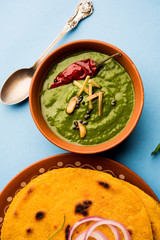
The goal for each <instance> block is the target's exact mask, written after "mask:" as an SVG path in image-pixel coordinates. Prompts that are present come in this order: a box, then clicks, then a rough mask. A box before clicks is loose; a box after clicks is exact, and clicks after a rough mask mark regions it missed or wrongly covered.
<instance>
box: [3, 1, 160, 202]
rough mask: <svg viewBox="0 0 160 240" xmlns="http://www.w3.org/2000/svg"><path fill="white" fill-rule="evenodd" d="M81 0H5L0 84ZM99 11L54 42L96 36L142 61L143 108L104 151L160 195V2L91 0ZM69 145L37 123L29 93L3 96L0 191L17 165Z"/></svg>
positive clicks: (30, 58) (35, 53) (29, 61)
mask: <svg viewBox="0 0 160 240" xmlns="http://www.w3.org/2000/svg"><path fill="white" fill-rule="evenodd" d="M78 2H79V0H68V1H66V0H28V1H24V0H14V1H10V0H6V1H0V87H1V86H2V85H3V82H4V81H5V79H6V78H7V77H8V76H9V75H10V74H11V73H12V72H13V71H15V70H17V69H19V68H23V67H30V66H32V65H33V64H34V62H35V61H36V60H37V59H38V57H39V56H40V55H41V53H42V52H43V51H44V50H45V49H46V48H47V47H48V45H49V44H50V43H51V42H52V40H53V39H54V38H55V37H56V36H57V35H58V34H59V32H60V31H61V29H62V28H63V26H64V24H65V23H66V21H67V19H68V18H69V17H71V16H72V15H73V13H74V12H75V8H76V6H77V4H78ZM93 4H94V9H95V11H94V13H93V15H92V16H90V17H89V18H87V19H85V20H83V21H82V22H80V24H79V25H78V27H77V28H76V29H74V30H72V31H71V32H70V33H68V34H67V35H66V36H65V37H64V38H63V39H62V40H61V41H60V42H59V43H58V44H57V45H56V47H58V46H60V45H62V44H64V43H67V42H69V41H72V40H77V39H97V40H102V41H106V42H108V43H111V44H113V45H115V46H117V47H118V48H120V49H122V50H123V51H124V52H125V53H126V54H127V55H128V56H129V57H130V58H131V59H132V61H133V62H134V63H135V65H136V66H137V68H138V70H139V72H140V75H141V77H142V81H143V84H144V92H145V103H144V108H143V112H142V115H141V118H140V121H139V122H138V124H137V126H136V128H135V129H134V131H133V132H132V134H131V135H130V136H129V137H128V138H127V139H126V140H125V141H124V142H123V143H121V144H120V145H119V146H117V147H115V148H114V149H112V150H110V151H107V152H104V153H101V154H100V155H102V156H105V157H109V158H111V159H114V160H116V161H118V162H120V163H122V164H124V165H126V166H127V167H129V168H130V169H132V170H133V171H135V172H136V173H137V174H138V175H139V176H140V177H142V178H143V179H144V180H145V181H146V182H147V183H148V184H149V186H150V187H151V188H152V189H153V191H154V192H155V193H156V194H157V196H158V197H159V198H160V154H159V155H157V156H155V157H152V156H151V152H152V151H153V150H154V148H155V147H156V146H157V144H158V143H159V142H160V96H159V94H160V77H159V76H160V14H159V13H160V1H159V0H153V1H150V0H141V1H139V0H134V1H131V0H129V1H128V0H121V1H119V0H112V1H109V0H93ZM63 152H65V151H64V150H62V149H60V148H58V147H56V146H54V145H53V144H51V143H50V142H49V141H48V140H47V139H45V137H44V136H43V135H42V134H41V133H40V132H39V131H38V129H37V127H36V126H35V124H34V122H33V120H32V117H31V114H30V110H29V104H28V100H27V101H24V102H23V103H22V104H18V105H15V106H5V105H3V104H2V103H0V191H1V190H2V189H3V188H4V187H5V185H6V184H7V183H8V181H9V180H11V179H12V178H13V177H14V176H15V175H16V174H17V173H18V172H19V171H21V170H22V169H24V168H25V167H27V166H28V165H30V164H32V163H34V162H36V161H38V160H40V159H42V158H45V157H48V156H51V155H55V154H59V153H63Z"/></svg>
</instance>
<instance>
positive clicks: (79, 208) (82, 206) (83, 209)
mask: <svg viewBox="0 0 160 240" xmlns="http://www.w3.org/2000/svg"><path fill="white" fill-rule="evenodd" d="M91 205H92V201H90V200H84V201H83V203H78V204H77V205H76V207H75V213H76V214H82V215H83V216H84V217H86V216H88V208H89V207H90V206H91Z"/></svg>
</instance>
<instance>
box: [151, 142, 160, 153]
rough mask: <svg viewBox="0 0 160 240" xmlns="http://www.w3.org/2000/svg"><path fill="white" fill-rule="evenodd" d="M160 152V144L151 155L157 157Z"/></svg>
mask: <svg viewBox="0 0 160 240" xmlns="http://www.w3.org/2000/svg"><path fill="white" fill-rule="evenodd" d="M159 151H160V143H159V144H158V146H157V147H156V149H155V150H154V151H153V152H152V153H151V155H155V154H156V153H157V152H159Z"/></svg>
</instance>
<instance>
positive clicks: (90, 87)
mask: <svg viewBox="0 0 160 240" xmlns="http://www.w3.org/2000/svg"><path fill="white" fill-rule="evenodd" d="M91 95H92V83H89V96H91ZM89 109H92V100H90V101H89Z"/></svg>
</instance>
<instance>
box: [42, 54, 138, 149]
mask: <svg viewBox="0 0 160 240" xmlns="http://www.w3.org/2000/svg"><path fill="white" fill-rule="evenodd" d="M106 57H107V55H106V54H102V53H99V52H94V51H83V52H77V53H75V54H72V55H69V56H68V57H66V58H64V59H62V60H61V61H60V62H58V63H57V64H55V65H54V66H53V67H52V68H51V70H50V71H49V73H48V75H47V76H46V78H45V80H44V84H43V86H42V89H41V94H40V103H41V111H42V115H43V117H44V119H45V121H46V123H47V125H48V126H49V128H50V129H51V130H52V131H53V132H54V133H55V134H56V135H58V136H59V137H60V138H62V139H64V140H65V141H68V142H71V143H74V144H78V145H86V146H87V145H88V146H89V145H97V144H100V143H104V142H106V141H109V140H111V139H113V138H114V137H116V136H117V135H118V134H119V133H120V132H121V131H122V130H123V129H124V128H125V126H126V125H127V123H128V121H129V120H130V117H131V115H132V112H133V109H134V104H135V94H134V87H133V84H132V81H131V79H130V77H129V75H128V73H127V72H126V70H125V69H124V68H123V67H122V66H121V65H120V64H119V63H118V62H117V61H116V60H114V59H110V60H108V61H107V62H106V63H104V64H103V66H102V67H101V68H100V70H99V71H98V72H97V74H96V75H95V76H94V77H92V78H91V80H92V81H93V83H95V84H97V85H98V86H99V87H96V86H94V85H93V86H92V93H93V94H95V93H99V92H102V93H103V97H102V109H101V114H99V106H98V105H99V101H98V98H95V99H93V100H92V109H90V107H89V101H87V98H88V94H87V93H86V92H85V91H83V92H82V93H81V95H80V96H79V98H78V99H79V100H78V103H79V104H78V105H76V107H75V109H74V111H73V112H72V113H71V114H68V113H67V106H68V104H69V102H70V100H71V99H72V98H74V97H75V96H77V94H78V92H79V91H80V88H79V87H77V86H76V85H75V83H74V82H72V83H69V84H66V85H63V86H59V87H56V88H51V85H52V83H53V81H54V79H55V78H56V76H57V75H58V74H59V73H61V72H62V71H64V70H65V69H66V68H67V67H68V66H70V65H71V64H73V63H74V62H77V61H81V60H83V59H88V58H89V59H93V60H94V61H96V62H98V61H101V60H103V59H105V58H106ZM75 80H76V79H75ZM77 82H78V83H80V84H81V85H83V83H84V80H78V81H76V83H77ZM86 88H87V89H88V88H89V87H88V83H87V85H86ZM79 124H81V125H83V126H85V129H86V134H85V136H84V137H83V138H82V137H81V136H80V131H79V127H80V125H79Z"/></svg>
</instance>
